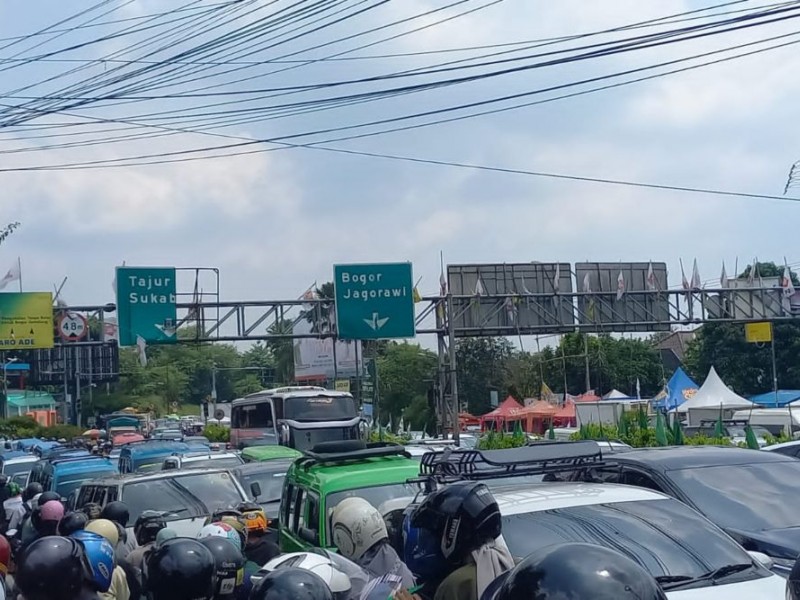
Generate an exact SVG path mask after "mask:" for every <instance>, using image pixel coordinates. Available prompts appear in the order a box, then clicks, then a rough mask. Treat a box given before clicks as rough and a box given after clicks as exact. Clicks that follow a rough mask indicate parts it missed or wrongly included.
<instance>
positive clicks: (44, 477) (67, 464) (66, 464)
mask: <svg viewBox="0 0 800 600" xmlns="http://www.w3.org/2000/svg"><path fill="white" fill-rule="evenodd" d="M116 472H117V469H116V467H115V466H114V464H113V463H112V462H111V461H110V460H108V459H107V458H103V457H102V456H91V455H90V456H76V457H69V458H63V457H56V458H52V459H42V460H39V461H38V462H36V463H35V464H34V465H33V468H32V469H31V474H30V477H29V479H28V481H29V482H38V483H41V484H42V488H44V490H45V491H47V490H53V491H55V492H57V493H58V494H59V495H60V496H61V497H62V498H65V499H66V498H68V497H69V495H70V493H71V492H72V491H73V490H75V489H77V488H79V487H80V486H81V484H83V482H85V481H90V480H92V479H96V478H97V477H102V476H104V475H110V474H112V473H116Z"/></svg>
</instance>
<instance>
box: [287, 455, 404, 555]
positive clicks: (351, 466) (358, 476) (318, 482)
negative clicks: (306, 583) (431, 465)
mask: <svg viewBox="0 0 800 600" xmlns="http://www.w3.org/2000/svg"><path fill="white" fill-rule="evenodd" d="M419 470H420V463H419V461H418V460H414V459H412V458H411V457H410V456H409V455H408V453H407V452H406V451H405V449H404V448H403V446H400V445H398V444H388V443H376V444H365V443H364V442H359V441H352V442H336V443H328V444H319V445H317V446H315V447H314V449H313V450H312V451H306V452H305V453H304V455H303V457H302V458H299V459H297V460H296V461H294V463H292V465H291V466H290V467H289V470H288V472H287V473H286V478H285V480H284V484H283V495H282V498H281V517H280V523H281V524H280V534H279V540H280V547H281V550H282V551H283V552H300V551H304V550H308V549H310V548H314V547H318V548H333V546H332V542H331V534H330V527H331V525H330V515H331V512H332V510H333V508H334V507H335V506H336V505H337V504H338V503H339V502H341V501H342V500H344V499H345V498H348V497H350V496H359V497H361V498H364V499H365V500H367V501H369V502H370V504H372V505H373V506H375V507H376V508H378V509H379V510H380V509H381V505H382V504H384V503H385V502H387V501H389V500H392V499H395V498H403V497H413V496H415V495H416V494H417V493H418V492H419V489H420V488H419V486H418V485H417V484H415V483H408V480H409V479H414V478H416V477H417V476H418V475H419Z"/></svg>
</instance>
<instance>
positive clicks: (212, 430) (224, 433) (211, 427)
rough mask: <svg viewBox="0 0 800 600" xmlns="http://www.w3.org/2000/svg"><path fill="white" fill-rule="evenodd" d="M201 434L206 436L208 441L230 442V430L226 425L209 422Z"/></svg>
mask: <svg viewBox="0 0 800 600" xmlns="http://www.w3.org/2000/svg"><path fill="white" fill-rule="evenodd" d="M203 435H204V436H206V437H207V438H208V441H209V442H226V443H227V442H230V441H231V430H230V428H228V427H223V426H222V425H217V424H216V423H209V424H208V425H206V426H205V428H204V429H203Z"/></svg>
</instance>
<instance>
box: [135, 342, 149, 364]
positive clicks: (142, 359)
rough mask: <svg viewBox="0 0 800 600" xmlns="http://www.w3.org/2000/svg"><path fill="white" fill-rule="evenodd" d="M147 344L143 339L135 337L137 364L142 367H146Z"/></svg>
mask: <svg viewBox="0 0 800 600" xmlns="http://www.w3.org/2000/svg"><path fill="white" fill-rule="evenodd" d="M146 350H147V342H146V341H145V339H144V338H143V337H142V336H140V335H137V336H136V354H138V355H139V364H140V365H142V366H143V367H146V366H147V352H146Z"/></svg>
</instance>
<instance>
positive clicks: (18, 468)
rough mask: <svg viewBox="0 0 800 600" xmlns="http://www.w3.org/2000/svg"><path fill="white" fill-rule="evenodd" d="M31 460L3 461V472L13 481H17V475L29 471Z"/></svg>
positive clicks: (31, 465)
mask: <svg viewBox="0 0 800 600" xmlns="http://www.w3.org/2000/svg"><path fill="white" fill-rule="evenodd" d="M33 465H34V463H33V462H18V463H5V464H4V465H3V474H4V475H8V476H9V477H10V478H11V479H13V480H14V481H17V475H19V474H25V475H26V476H27V474H28V473H30V472H31V468H32V467H33Z"/></svg>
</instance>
